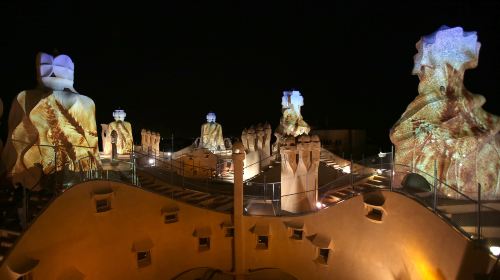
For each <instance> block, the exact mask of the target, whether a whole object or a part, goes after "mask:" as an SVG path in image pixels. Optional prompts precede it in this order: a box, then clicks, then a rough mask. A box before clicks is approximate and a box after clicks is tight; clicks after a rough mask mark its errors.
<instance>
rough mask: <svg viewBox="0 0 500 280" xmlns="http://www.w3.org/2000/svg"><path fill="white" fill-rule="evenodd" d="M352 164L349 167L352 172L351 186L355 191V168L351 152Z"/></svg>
mask: <svg viewBox="0 0 500 280" xmlns="http://www.w3.org/2000/svg"><path fill="white" fill-rule="evenodd" d="M350 164H351V166H350V167H349V169H350V171H351V172H350V173H351V188H352V190H353V191H355V189H354V174H353V173H354V168H353V164H352V154H351V163H350Z"/></svg>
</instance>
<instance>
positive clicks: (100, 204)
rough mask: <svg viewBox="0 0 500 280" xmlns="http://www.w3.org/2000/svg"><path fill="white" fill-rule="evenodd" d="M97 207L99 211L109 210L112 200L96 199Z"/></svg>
mask: <svg viewBox="0 0 500 280" xmlns="http://www.w3.org/2000/svg"><path fill="white" fill-rule="evenodd" d="M95 208H96V211H97V213H101V212H106V211H109V210H111V202H110V201H109V199H98V200H96V201H95Z"/></svg>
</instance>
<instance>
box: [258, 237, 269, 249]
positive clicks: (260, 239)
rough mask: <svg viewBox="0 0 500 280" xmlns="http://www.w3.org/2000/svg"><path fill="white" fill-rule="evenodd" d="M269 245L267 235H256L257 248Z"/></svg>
mask: <svg viewBox="0 0 500 280" xmlns="http://www.w3.org/2000/svg"><path fill="white" fill-rule="evenodd" d="M268 247H269V237H268V236H267V235H259V236H257V249H267V248H268Z"/></svg>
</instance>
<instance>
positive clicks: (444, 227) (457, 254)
mask: <svg viewBox="0 0 500 280" xmlns="http://www.w3.org/2000/svg"><path fill="white" fill-rule="evenodd" d="M241 160H242V159H240V162H241ZM240 170H241V166H240ZM239 186H242V179H241V177H240V178H239ZM103 188H105V189H107V190H108V191H106V192H101V191H100V189H103ZM109 190H111V192H109ZM240 195H241V192H240ZM382 195H383V196H384V197H385V203H384V204H383V206H382V207H383V208H384V210H385V212H386V214H387V215H385V216H384V220H383V221H382V222H381V223H373V222H372V221H370V220H369V219H367V218H366V217H365V207H364V200H363V196H357V197H355V198H352V199H349V200H347V201H345V202H343V203H341V204H337V205H335V206H333V207H330V208H326V209H323V210H321V211H318V212H314V213H310V214H308V215H298V216H294V217H259V216H239V217H238V219H240V220H239V221H238V222H237V224H238V225H239V226H238V228H235V230H236V232H237V233H239V234H240V236H238V237H235V238H236V239H235V240H239V241H238V244H237V246H238V247H237V250H238V251H237V253H238V254H239V255H237V256H238V260H236V261H238V263H237V265H238V266H236V267H237V268H238V270H239V271H241V272H248V271H249V270H255V269H260V268H269V267H273V268H279V269H281V270H282V271H285V272H287V273H290V274H292V275H293V276H295V277H297V279H308V280H309V279H312V280H315V279H363V280H364V279H472V278H473V274H474V273H479V272H481V273H485V272H486V271H487V261H488V255H487V254H488V252H486V251H483V250H482V249H479V248H478V247H477V246H474V244H473V243H472V242H470V241H468V240H467V239H466V238H464V237H463V236H462V235H461V234H460V233H459V232H458V231H456V230H455V229H454V228H453V227H451V226H450V225H448V224H446V223H445V222H444V221H443V220H442V219H441V218H439V217H438V216H436V215H434V214H433V213H432V212H431V211H429V210H428V209H426V208H425V207H423V206H422V205H421V204H419V203H417V202H415V201H413V200H411V199H409V198H407V197H405V196H403V195H401V194H398V193H392V192H386V191H383V192H382ZM97 197H98V198H104V197H109V198H110V199H111V210H110V211H107V212H102V213H96V208H95V199H96V198H97ZM240 204H241V203H240ZM162 209H178V221H177V222H175V223H171V224H165V223H164V216H163V212H162ZM231 219H232V218H231V215H229V214H223V213H217V212H214V211H210V210H207V209H203V208H198V207H194V206H191V205H188V204H185V203H182V202H178V201H174V200H171V199H170V198H168V197H165V196H161V195H158V194H154V193H151V192H148V191H146V190H143V189H141V188H137V187H134V186H129V185H125V184H120V183H115V182H104V181H90V182H86V183H82V184H80V185H76V186H74V187H72V188H71V189H69V190H67V191H65V192H64V193H63V195H62V196H60V197H59V198H57V199H56V200H55V201H54V202H53V203H52V204H51V205H50V206H49V207H48V208H47V210H45V211H44V212H43V213H42V214H41V215H40V216H39V217H38V218H37V219H36V220H35V222H34V223H33V224H32V225H31V226H30V227H29V228H28V231H27V232H26V233H25V234H23V235H21V237H20V239H19V240H18V242H16V243H15V245H14V248H13V251H12V253H11V254H9V255H8V256H7V257H6V259H5V261H4V262H2V264H1V265H0V279H6V280H10V279H17V277H15V276H16V275H13V273H12V272H11V268H12V267H15V264H17V263H20V262H22V261H23V260H26V259H31V260H35V261H39V262H38V264H37V265H36V266H35V267H34V269H33V270H32V273H33V277H34V279H60V278H59V277H62V276H63V275H67V274H68V271H70V272H72V273H71V274H77V275H84V276H85V279H172V278H173V277H174V276H175V275H178V274H180V273H182V272H183V271H187V270H190V269H192V268H196V267H212V268H216V269H220V270H222V271H225V272H229V271H230V270H231V268H233V267H234V263H233V246H234V245H233V238H231V237H225V232H224V228H223V227H222V226H221V225H223V224H227V223H231ZM292 224H296V225H301V226H302V229H303V239H302V240H295V239H292V238H290V236H291V232H290V227H289V226H290V225H292ZM235 225H236V223H235ZM256 226H258V227H260V228H265V229H266V232H267V233H268V234H269V235H268V249H258V248H257V246H256V245H257V236H256V233H257V232H256V231H255V230H254V231H252V229H255V227H256ZM200 227H203V228H210V231H211V235H210V249H209V250H205V251H199V250H198V239H197V238H196V237H195V236H193V233H194V231H195V229H197V228H200ZM314 235H316V236H322V237H324V238H328V239H330V241H331V243H330V244H329V248H330V252H329V257H328V261H327V263H326V264H320V263H318V262H315V259H317V257H318V247H317V245H316V244H314V243H313V242H311V241H310V239H308V238H307V237H312V236H314ZM146 239H147V240H150V241H151V242H150V244H149V245H150V246H151V244H152V248H151V265H149V266H146V267H142V268H138V266H137V256H136V253H135V252H134V251H133V249H134V245H135V244H137V242H140V241H142V240H146ZM242 266H243V267H242ZM360 268H362V269H360ZM75 271H76V272H75Z"/></svg>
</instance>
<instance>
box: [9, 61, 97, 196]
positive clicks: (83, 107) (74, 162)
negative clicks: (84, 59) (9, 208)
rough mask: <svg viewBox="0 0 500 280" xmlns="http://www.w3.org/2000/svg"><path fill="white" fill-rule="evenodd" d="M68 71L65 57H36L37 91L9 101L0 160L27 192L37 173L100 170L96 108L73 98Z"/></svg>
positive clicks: (76, 96) (86, 100)
mask: <svg viewBox="0 0 500 280" xmlns="http://www.w3.org/2000/svg"><path fill="white" fill-rule="evenodd" d="M73 71H74V65H73V62H72V61H71V59H70V58H69V57H68V56H66V55H59V56H57V57H52V56H51V55H48V54H45V53H39V54H38V56H37V80H38V87H37V88H36V89H33V90H26V91H23V92H21V93H19V94H18V95H17V97H16V98H15V99H14V101H13V102H12V106H11V109H10V113H9V130H8V139H7V142H6V146H5V148H4V150H3V151H2V161H3V162H4V164H5V168H6V170H7V174H8V175H9V176H12V180H13V181H14V183H16V182H19V183H21V184H23V185H24V186H25V187H27V188H30V189H31V188H35V187H37V186H38V183H39V180H40V177H41V175H42V173H45V174H48V173H50V172H54V171H60V170H63V169H68V170H73V171H79V170H84V171H85V170H89V169H91V168H95V167H96V166H97V167H99V166H100V160H99V151H98V147H97V127H96V122H95V105H94V102H93V101H92V99H90V98H88V97H87V96H84V95H81V94H78V93H76V91H75V89H74V88H73V78H74V77H73Z"/></svg>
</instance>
